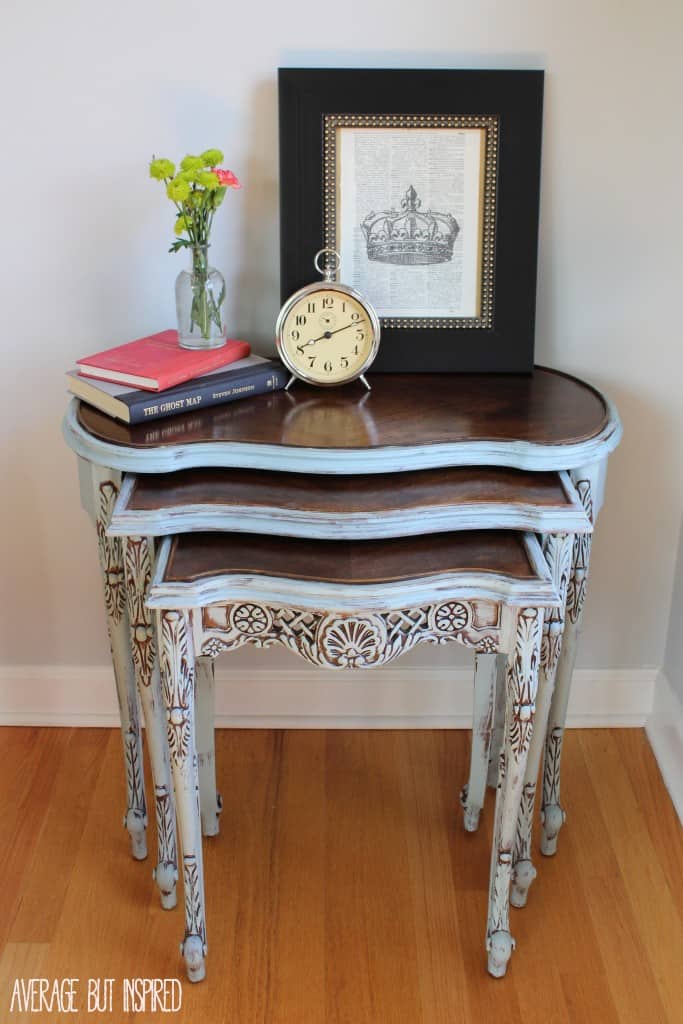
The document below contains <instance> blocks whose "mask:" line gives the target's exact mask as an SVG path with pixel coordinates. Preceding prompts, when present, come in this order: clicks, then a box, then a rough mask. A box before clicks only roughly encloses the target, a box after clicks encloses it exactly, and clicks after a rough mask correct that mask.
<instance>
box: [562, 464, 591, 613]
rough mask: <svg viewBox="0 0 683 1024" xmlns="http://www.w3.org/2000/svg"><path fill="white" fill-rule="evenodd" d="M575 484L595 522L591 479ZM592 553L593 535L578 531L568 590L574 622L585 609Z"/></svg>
mask: <svg viewBox="0 0 683 1024" xmlns="http://www.w3.org/2000/svg"><path fill="white" fill-rule="evenodd" d="M575 485H576V489H577V491H578V492H579V497H580V498H581V504H582V505H583V507H584V509H585V512H586V515H587V516H588V518H589V519H590V521H591V522H593V497H592V494H591V484H590V480H577V481H575ZM590 553H591V535H590V534H589V533H577V534H576V536H575V537H574V550H573V553H572V570H571V576H570V579H569V587H568V590H567V614H568V615H569V618H570V620H571V622H573V623H576V622H578V621H579V618H580V616H581V612H582V611H583V603H584V601H585V599H586V586H587V583H588V565H589V562H590Z"/></svg>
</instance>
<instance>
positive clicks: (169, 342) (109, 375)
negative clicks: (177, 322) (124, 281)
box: [76, 331, 251, 391]
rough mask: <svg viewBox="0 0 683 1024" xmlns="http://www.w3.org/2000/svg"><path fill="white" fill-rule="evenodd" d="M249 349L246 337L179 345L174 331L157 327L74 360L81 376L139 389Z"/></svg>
mask: <svg viewBox="0 0 683 1024" xmlns="http://www.w3.org/2000/svg"><path fill="white" fill-rule="evenodd" d="M250 351H251V347H250V345H249V343H248V342H246V341H235V340H232V339H228V341H227V342H226V344H225V345H223V346H222V347H221V348H211V349H199V350H196V351H195V350H192V349H187V348H180V346H179V345H178V332H177V331H160V332H159V334H150V335H149V337H148V338H138V340H137V341H129V342H128V343H127V344H126V345H117V346H116V348H108V349H106V351H104V352H97V353H96V354H95V355H94V356H85V357H84V358H83V359H79V360H78V361H77V363H76V366H77V367H78V371H79V373H80V374H81V375H82V376H83V377H95V378H96V379H97V380H109V381H113V382H114V383H115V384H129V385H130V386H131V387H134V388H140V389H141V390H142V391H166V389H167V388H172V387H175V385H176V384H184V383H185V381H186V380H194V378H195V377H199V375H200V374H202V373H209V372H210V371H211V370H218V369H220V367H221V366H227V365H228V363H234V362H235V361H236V360H237V359H244V358H245V356H248V355H249V353H250Z"/></svg>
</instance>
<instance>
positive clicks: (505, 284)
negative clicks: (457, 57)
mask: <svg viewBox="0 0 683 1024" xmlns="http://www.w3.org/2000/svg"><path fill="white" fill-rule="evenodd" d="M543 80H544V74H543V72H542V71H526V70H524V71H507V70H502V71H498V70H494V71H489V70H427V71H422V70H383V69H323V68H280V69H279V71H278V86H279V131H280V285H281V301H282V302H284V301H285V299H286V298H287V297H288V296H289V295H291V294H292V293H293V292H295V291H296V290H297V289H299V288H301V287H303V286H304V285H306V284H310V283H311V282H312V281H314V280H315V279H316V275H315V271H314V269H313V258H314V256H315V254H316V252H317V251H318V250H319V249H321V248H323V246H324V245H325V244H326V241H328V240H329V237H330V236H329V224H328V223H327V222H328V221H329V209H328V210H327V214H326V209H325V205H326V183H327V205H328V207H329V193H330V189H329V168H328V169H327V172H326V169H325V132H326V124H327V126H328V132H329V123H330V120H332V122H334V121H335V118H334V117H332V115H346V116H348V117H351V116H353V117H362V116H363V115H365V116H367V117H370V118H371V117H372V116H373V115H374V116H375V117H376V118H390V117H392V116H394V117H396V118H400V117H401V115H402V116H403V117H404V118H405V119H406V123H407V124H408V125H409V126H411V127H412V126H414V125H416V124H417V123H418V122H419V120H420V119H421V118H423V117H426V118H427V119H429V118H433V119H436V118H439V117H442V118H455V119H460V120H461V121H462V122H463V123H464V121H465V119H467V118H472V119H495V121H496V125H497V135H496V140H495V142H496V151H495V160H494V166H493V184H494V199H495V203H494V208H492V209H494V213H493V221H492V223H493V235H492V242H493V244H492V249H491V259H492V261H493V268H492V272H491V274H490V286H489V290H490V307H491V309H490V313H491V315H490V316H488V317H484V318H483V319H480V320H479V321H477V322H476V325H474V321H472V323H473V325H472V326H469V325H468V324H467V323H458V325H457V326H455V327H451V326H449V325H448V323H447V322H444V323H443V324H441V325H439V326H432V321H429V322H428V323H425V325H420V326H415V321H411V322H410V323H408V322H406V325H405V326H395V323H396V321H395V320H393V319H392V320H390V321H385V320H384V319H383V321H382V340H381V344H380V349H379V353H378V356H377V358H376V360H375V362H374V363H373V366H372V368H371V371H372V372H456V371H460V372H489V373H526V372H530V371H531V369H532V367H533V361H534V328H535V307H536V271H537V250H538V215H539V194H540V168H541V122H542V112H543ZM368 123H374V122H372V120H370V121H369V122H368ZM473 123H474V121H473ZM477 123H478V122H477ZM328 163H329V159H328ZM340 279H341V280H342V281H344V280H345V278H344V274H343V271H342V273H341V275H340ZM347 283H350V282H348V281H347ZM368 297H369V298H370V299H372V296H368Z"/></svg>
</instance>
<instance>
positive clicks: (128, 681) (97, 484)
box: [92, 466, 147, 860]
mask: <svg viewBox="0 0 683 1024" xmlns="http://www.w3.org/2000/svg"><path fill="white" fill-rule="evenodd" d="M92 482H93V489H94V494H93V510H94V513H95V527H96V530H97V547H98V553H99V560H100V569H101V572H102V580H103V583H104V603H105V608H106V612H107V629H108V631H109V642H110V645H111V656H112V662H113V665H114V678H115V680H116V692H117V696H118V702H119V713H120V716H121V735H122V739H123V754H124V762H125V766H126V790H127V807H126V814H125V816H124V819H123V823H124V825H125V827H126V828H127V829H128V833H129V835H130V843H131V852H132V854H133V857H135V859H136V860H144V858H145V857H146V856H147V836H146V827H147V808H146V805H145V780H144V769H143V761H142V742H141V736H140V716H139V712H138V698H137V693H136V686H135V673H134V669H133V661H132V657H131V649H130V634H129V627H128V612H127V608H126V589H125V573H124V564H123V544H122V542H121V540H120V538H118V537H108V536H107V527H108V525H109V520H110V518H111V513H112V509H113V507H114V502H115V501H116V497H117V495H118V493H119V486H120V483H121V474H120V473H118V472H116V471H113V470H108V469H105V468H103V467H100V466H92Z"/></svg>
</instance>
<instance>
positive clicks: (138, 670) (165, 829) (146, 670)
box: [123, 537, 178, 910]
mask: <svg viewBox="0 0 683 1024" xmlns="http://www.w3.org/2000/svg"><path fill="white" fill-rule="evenodd" d="M123 544H124V565H125V572H126V591H127V595H128V619H129V622H130V642H131V649H132V652H133V665H134V667H135V676H136V680H137V688H138V696H139V698H140V703H141V705H142V711H143V714H144V716H145V726H146V734H147V746H148V749H149V758H150V764H151V768H152V778H153V780H154V804H155V810H156V821H157V865H156V868H155V869H154V872H153V876H154V879H155V881H156V883H157V886H158V887H159V893H160V898H161V905H162V907H164V908H165V909H166V910H170V909H171V908H172V907H175V905H176V902H177V900H176V880H177V878H178V867H177V851H176V834H175V808H174V804H173V783H172V780H171V766H170V763H169V758H168V744H167V740H166V716H165V714H164V702H163V697H162V695H161V681H160V678H159V667H158V663H157V652H156V638H155V635H154V627H153V624H152V613H151V612H150V611H149V609H148V608H147V607H146V606H145V599H146V596H147V588H148V587H149V581H150V578H151V575H152V561H153V552H152V543H151V541H148V540H147V538H145V537H126V538H124V539H123Z"/></svg>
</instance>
